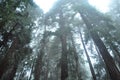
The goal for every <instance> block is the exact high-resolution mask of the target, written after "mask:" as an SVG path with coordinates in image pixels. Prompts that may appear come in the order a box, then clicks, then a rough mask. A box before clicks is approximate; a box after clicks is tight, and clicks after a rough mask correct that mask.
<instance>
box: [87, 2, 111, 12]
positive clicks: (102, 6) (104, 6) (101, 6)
mask: <svg viewBox="0 0 120 80" xmlns="http://www.w3.org/2000/svg"><path fill="white" fill-rule="evenodd" d="M88 1H89V3H90V4H91V5H92V6H94V7H96V8H97V9H98V10H99V11H100V12H103V13H106V12H108V11H109V5H110V1H111V0H88Z"/></svg>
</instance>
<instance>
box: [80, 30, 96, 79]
mask: <svg viewBox="0 0 120 80" xmlns="http://www.w3.org/2000/svg"><path fill="white" fill-rule="evenodd" d="M79 33H80V38H81V42H82V45H83V48H84V50H85V54H86V56H87V60H88V63H89V66H90V71H91V73H92V77H93V80H97V79H96V75H95V71H94V69H93V66H92V63H91V60H90V57H89V55H88V52H87V49H86V47H85V44H84V40H83V37H82V33H81V31H80V29H79Z"/></svg>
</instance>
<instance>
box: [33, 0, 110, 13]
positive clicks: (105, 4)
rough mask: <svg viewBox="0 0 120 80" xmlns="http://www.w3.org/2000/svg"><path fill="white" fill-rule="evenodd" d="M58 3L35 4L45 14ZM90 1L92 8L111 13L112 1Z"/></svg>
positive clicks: (40, 1) (50, 0)
mask: <svg viewBox="0 0 120 80" xmlns="http://www.w3.org/2000/svg"><path fill="white" fill-rule="evenodd" d="M56 1H57V0H34V2H35V3H36V4H37V5H38V6H39V7H40V8H41V9H43V11H44V13H46V12H48V11H49V10H50V8H52V5H53V4H54V3H55V2H56ZM88 1H89V3H90V4H91V5H92V6H94V7H96V8H97V9H98V10H99V11H101V12H103V13H106V12H108V11H109V4H110V0H88Z"/></svg>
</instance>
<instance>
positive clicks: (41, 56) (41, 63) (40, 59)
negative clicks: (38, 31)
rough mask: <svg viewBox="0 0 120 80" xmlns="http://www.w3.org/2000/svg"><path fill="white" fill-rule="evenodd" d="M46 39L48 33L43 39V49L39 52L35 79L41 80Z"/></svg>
mask: <svg viewBox="0 0 120 80" xmlns="http://www.w3.org/2000/svg"><path fill="white" fill-rule="evenodd" d="M45 40H46V33H44V35H43V39H42V40H41V49H40V52H39V54H38V58H37V59H36V64H35V70H34V78H35V80H40V76H41V71H42V65H43V61H42V59H43V56H44V48H45Z"/></svg>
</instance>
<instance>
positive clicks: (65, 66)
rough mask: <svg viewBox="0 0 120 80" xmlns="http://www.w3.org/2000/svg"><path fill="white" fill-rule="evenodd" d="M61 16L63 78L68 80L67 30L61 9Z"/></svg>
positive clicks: (62, 79)
mask: <svg viewBox="0 0 120 80" xmlns="http://www.w3.org/2000/svg"><path fill="white" fill-rule="evenodd" d="M59 17H60V21H59V25H60V28H61V29H60V30H61V34H60V39H61V45H62V55H61V80H66V79H67V77H68V62H67V41H66V39H67V35H66V32H65V22H64V18H63V13H62V11H60V14H59Z"/></svg>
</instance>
